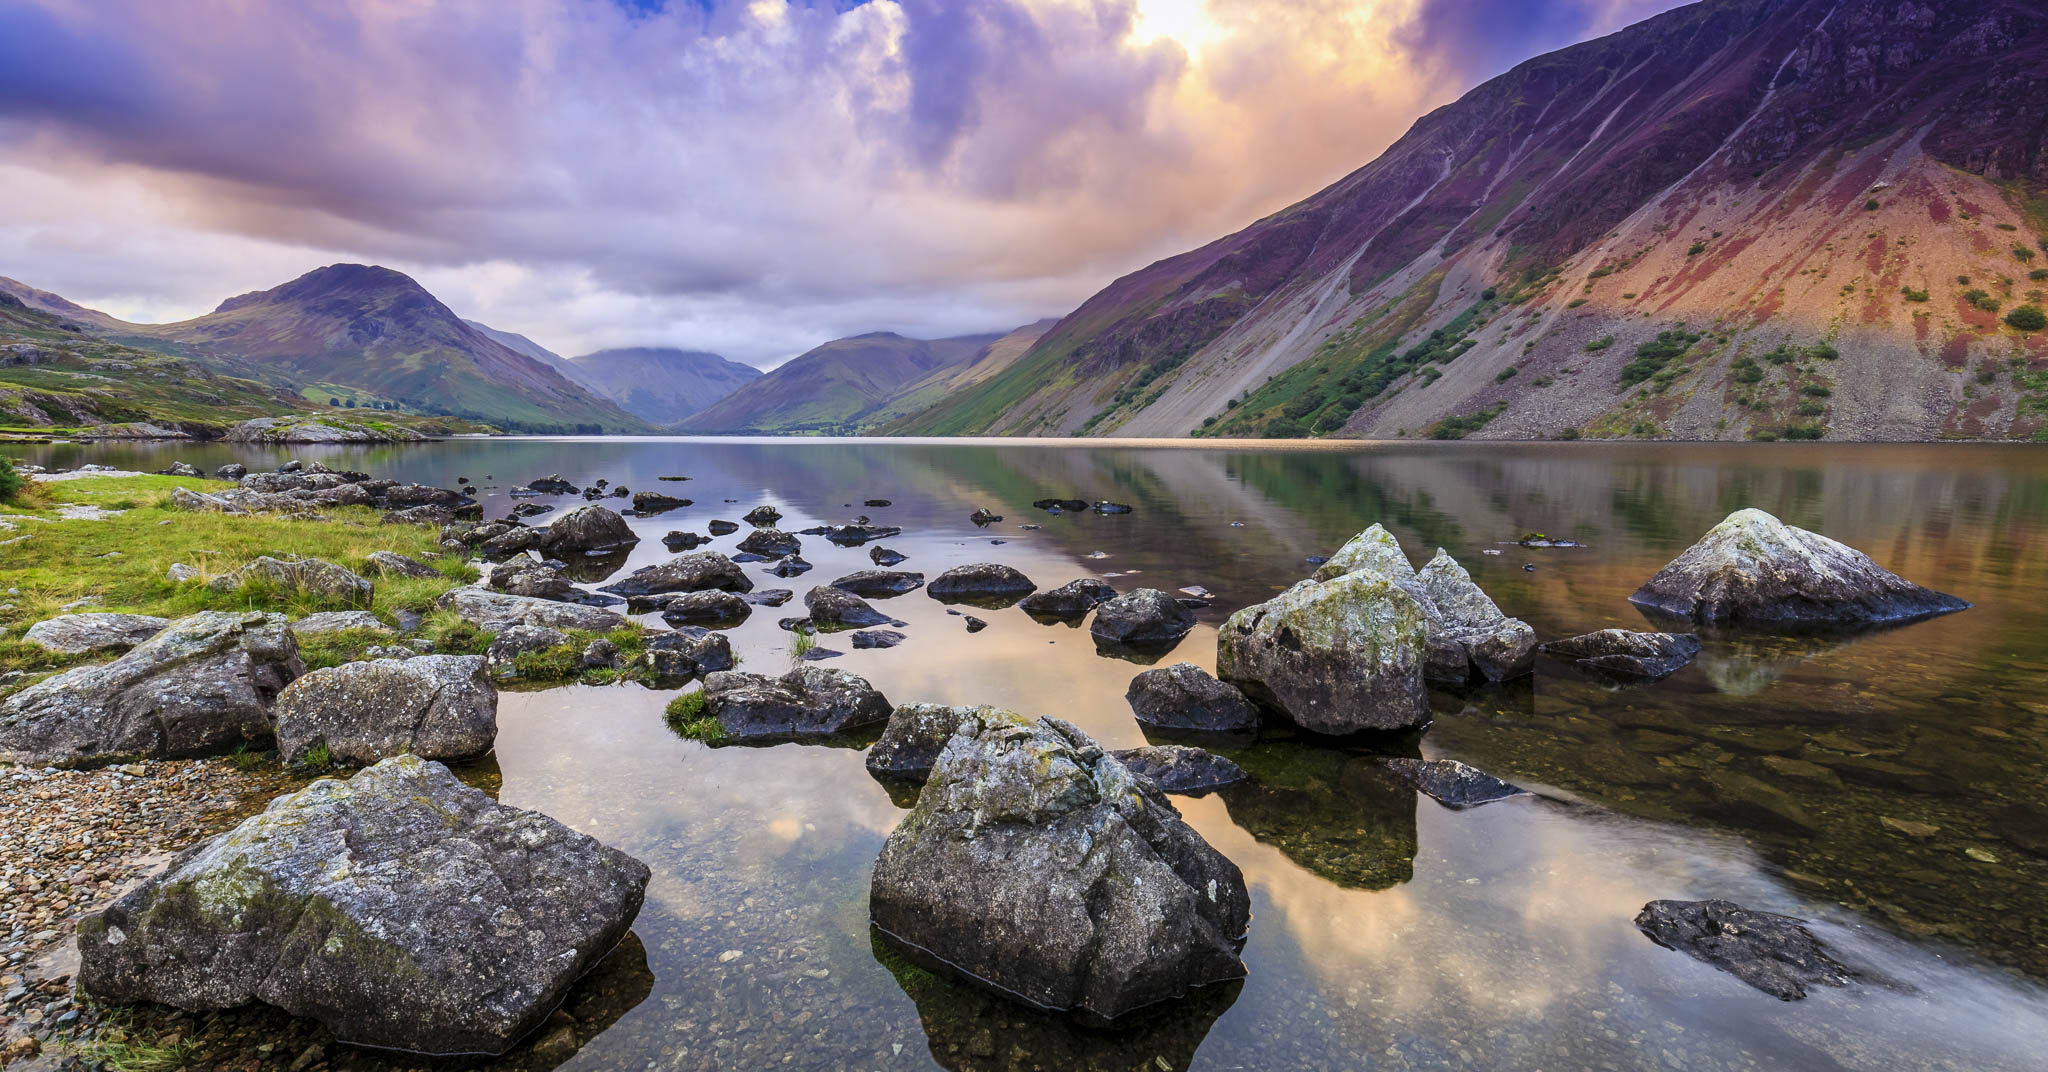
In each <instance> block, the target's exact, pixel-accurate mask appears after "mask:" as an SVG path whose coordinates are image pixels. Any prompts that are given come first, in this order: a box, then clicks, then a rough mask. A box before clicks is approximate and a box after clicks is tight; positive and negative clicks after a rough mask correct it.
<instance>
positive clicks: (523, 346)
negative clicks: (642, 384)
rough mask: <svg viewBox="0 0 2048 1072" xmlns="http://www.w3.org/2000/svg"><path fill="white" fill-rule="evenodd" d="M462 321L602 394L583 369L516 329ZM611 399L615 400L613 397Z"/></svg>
mask: <svg viewBox="0 0 2048 1072" xmlns="http://www.w3.org/2000/svg"><path fill="white" fill-rule="evenodd" d="M463 323H465V324H468V325H469V326H470V327H473V328H475V329H477V330H478V331H480V332H482V333H483V334H484V335H485V336H486V337H487V338H490V339H493V340H496V341H497V342H500V343H503V344H504V345H505V346H506V348H508V349H510V350H511V351H512V352H514V353H520V354H525V355H526V356H528V357H530V358H533V359H534V360H535V361H538V362H540V363H541V364H543V365H546V366H547V367H549V368H551V369H554V370H555V371H556V372H559V373H561V374H562V377H563V378H564V379H566V380H568V381H569V382H570V383H573V384H575V385H576V386H578V387H581V388H583V389H584V390H586V391H589V392H590V393H591V394H594V395H597V396H599V397H603V396H604V390H603V389H602V388H600V387H598V385H597V383H596V381H593V380H589V379H585V378H584V375H583V370H582V369H579V368H577V367H576V366H575V365H574V364H573V363H571V362H570V360H569V359H568V358H566V357H563V356H562V355H561V354H558V353H556V352H554V351H553V350H550V349H548V348H547V347H545V346H542V345H541V344H539V343H537V342H534V341H533V340H532V339H529V338H527V337H526V336H524V335H521V334H519V333H518V332H516V331H499V330H498V329H497V328H494V327H492V326H490V325H489V324H485V323H481V322H479V321H475V320H467V319H465V320H464V321H463ZM613 401H617V400H616V399H614V400H613Z"/></svg>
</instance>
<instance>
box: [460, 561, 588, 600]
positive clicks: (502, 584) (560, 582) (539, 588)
mask: <svg viewBox="0 0 2048 1072" xmlns="http://www.w3.org/2000/svg"><path fill="white" fill-rule="evenodd" d="M483 584H484V587H486V588H489V589H490V590H492V591H494V592H507V593H510V594H512V595H515V596H529V597H531V598H534V599H552V600H555V601H557V602H567V601H569V600H573V599H575V598H576V597H577V596H579V595H581V594H582V593H581V592H579V591H578V590H577V588H576V586H575V585H574V584H572V583H570V581H569V578H567V577H564V576H562V573H561V571H560V570H557V569H554V568H553V567H550V566H544V565H542V564H540V563H538V562H535V561H533V560H532V559H529V558H515V559H513V560H512V561H510V562H505V563H502V564H500V565H496V566H491V567H488V568H486V569H485V571H484V574H483Z"/></svg>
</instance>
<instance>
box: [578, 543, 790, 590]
mask: <svg viewBox="0 0 2048 1072" xmlns="http://www.w3.org/2000/svg"><path fill="white" fill-rule="evenodd" d="M712 588H718V589H723V590H725V591H727V592H751V591H753V590H754V582H753V580H752V579H750V578H749V577H748V576H747V573H746V571H745V570H743V569H741V568H740V567H739V564H738V563H735V562H734V561H733V560H732V559H729V558H727V557H725V556H724V555H722V554H720V553H719V552H717V551H692V552H691V553H689V554H687V555H677V556H676V557H674V558H671V559H669V560H668V561H667V562H662V563H658V564H656V565H652V566H643V567H641V568H640V569H637V570H634V571H633V572H632V573H629V574H627V575H626V576H625V577H623V578H621V579H620V580H618V581H615V582H613V583H611V584H608V585H605V586H604V587H602V588H600V589H598V591H600V592H615V593H617V594H619V595H622V596H638V595H654V594H656V593H660V592H702V591H705V590H707V589H712Z"/></svg>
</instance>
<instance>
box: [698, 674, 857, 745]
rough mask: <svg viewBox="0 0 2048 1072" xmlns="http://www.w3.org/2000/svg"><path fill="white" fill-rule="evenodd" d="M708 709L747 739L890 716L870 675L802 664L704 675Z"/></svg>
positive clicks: (829, 729)
mask: <svg viewBox="0 0 2048 1072" xmlns="http://www.w3.org/2000/svg"><path fill="white" fill-rule="evenodd" d="M704 711H705V713H706V714H708V715H711V716H712V717H714V718H716V719H718V722H719V725H721V726H723V727H724V728H725V732H726V735H727V736H729V737H733V738H738V739H742V740H794V739H799V738H804V737H832V736H836V735H839V734H843V733H847V732H849V731H852V730H857V729H860V728H861V727H863V726H872V725H874V724H876V723H878V722H885V721H887V720H888V718H889V713H890V706H889V700H888V698H887V697H885V696H883V695H882V694H881V693H879V692H877V691H875V688H874V686H872V685H869V684H868V683H867V680H866V679H865V678H861V677H858V676H856V675H854V674H849V673H847V672H846V671H844V670H826V669H821V668H819V667H815V666H805V667H799V668H797V669H795V670H791V671H790V672H789V673H786V674H784V675H782V676H781V677H779V678H771V677H763V676H761V675H760V674H743V673H739V672H737V671H726V672H723V673H716V674H712V675H710V676H708V677H706V678H705V679H704Z"/></svg>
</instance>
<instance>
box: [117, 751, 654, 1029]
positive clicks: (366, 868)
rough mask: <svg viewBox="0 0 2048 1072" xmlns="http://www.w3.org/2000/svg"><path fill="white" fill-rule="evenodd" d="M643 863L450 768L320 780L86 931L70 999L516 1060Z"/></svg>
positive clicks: (629, 918)
mask: <svg viewBox="0 0 2048 1072" xmlns="http://www.w3.org/2000/svg"><path fill="white" fill-rule="evenodd" d="M648 877H649V872H648V869H647V867H646V865H644V864H642V863H640V862H639V861H637V860H635V859H633V858H632V857H630V856H627V855H626V854H624V853H622V852H619V851H618V850H616V849H612V848H608V847H606V846H605V845H603V844H600V843H599V842H597V841H595V840H593V839H591V838H589V837H586V836H584V835H582V834H579V833H577V832H575V831H573V830H570V829H569V828H568V827H565V826H563V825H562V824H560V823H558V822H556V821H555V820H553V819H550V818H548V817H547V816H545V815H541V814H539V813H537V812H530V811H521V810H520V809H518V808H512V807H507V806H505V805H502V804H499V803H497V802H496V801H494V800H492V799H491V798H490V797H488V796H486V795H485V794H484V793H482V792H480V791H478V790H476V789H472V788H470V787H468V786H465V785H463V784H462V783H461V782H460V781H458V780H457V779H456V778H455V776H454V775H453V774H451V773H449V771H448V769H447V768H446V767H443V766H442V765H440V764H438V763H434V762H431V761H428V760H423V759H420V758H419V757H417V756H402V757H399V758H395V759H389V760H385V761H384V762H382V763H379V764H377V765H376V766H374V767H370V768H368V769H366V770H364V771H362V772H360V773H358V774H357V775H356V776H355V777H353V778H350V779H348V780H347V781H342V780H339V779H332V778H329V779H322V780H320V781H317V782H314V783H313V784H312V785H310V786H308V787H306V788H305V789H302V790H300V791H298V792H296V793H293V794H291V795H289V796H285V797H280V798H278V799H277V800H275V801H272V802H271V804H270V806H269V807H268V808H266V809H265V810H264V811H263V812H262V813H261V814H258V815H256V816H253V817H251V818H249V819H247V820H245V821H243V822H242V824H241V825H240V826H237V827H236V828H235V829H233V830H231V831H229V832H228V833H226V834H223V835H221V836H219V837H216V838H214V839H213V840H211V841H208V842H206V843H205V844H202V845H199V846H197V847H195V848H193V849H190V850H187V851H186V852H184V853H183V854H181V855H180V856H179V857H178V858H177V859H176V860H174V861H173V862H172V864H171V866H170V869H169V870H168V871H166V872H165V873H164V874H162V875H160V876H158V877H156V878H153V879H151V880H150V881H148V882H147V883H145V884H144V885H142V886H141V887H140V888H138V889H136V890H135V891H133V892H131V893H129V894H127V895H126V896H124V897H122V898H121V899H120V900H118V901H116V902H115V903H114V904H113V905H112V906H110V907H108V908H107V909H106V911H104V912H101V913H100V914H98V915H95V916H92V917H89V918H87V919H85V920H83V921H82V922H81V923H80V924H79V928H78V935H79V954H80V958H81V960H80V965H79V973H78V977H79V984H80V986H81V987H82V988H83V989H84V990H85V991H87V992H88V993H91V994H92V995H94V996H95V997H97V998H99V999H101V1000H105V1001H114V1002H134V1001H155V1002H161V1003H163V1004H166V1005H172V1006H175V1007H177V1008H180V1009H185V1010H187V1011H190V1012H204V1011H211V1010H217V1009H228V1008H233V1007H235V1006H238V1005H244V1004H247V1003H249V1002H251V1001H261V1002H263V1003H265V1004H268V1005H273V1006H276V1007H277V1008H280V1009H283V1010H284V1011H286V1012H288V1013H292V1014H294V1015H299V1016H308V1017H311V1018H313V1019H316V1020H318V1021H319V1022H321V1023H322V1024H324V1025H326V1026H327V1027H328V1028H329V1029H330V1030H332V1031H333V1032H334V1035H335V1037H336V1038H338V1039H339V1040H341V1041H343V1042H348V1043H354V1044H358V1045H365V1046H377V1047H385V1048H391V1049H402V1050H408V1051H412V1052H415V1053H422V1054H457V1053H484V1054H497V1053H503V1052H504V1051H506V1050H508V1049H510V1048H511V1047H512V1046H513V1045H514V1044H515V1043H517V1042H518V1041H519V1040H520V1039H521V1038H523V1037H525V1036H526V1035H527V1034H528V1033H530V1032H531V1031H532V1030H533V1029H534V1028H536V1027H538V1026H539V1025H540V1023H541V1021H542V1020H544V1019H546V1018H547V1016H548V1014H549V1013H551V1012H552V1011H553V1010H554V1009H555V1007H556V1006H557V1005H558V1004H560V1002H561V1000H562V996H563V995H564V994H565V993H566V992H567V991H568V989H569V987H570V985H571V984H573V983H574V982H575V981H576V980H577V979H578V978H579V977H581V976H582V975H583V974H584V973H585V972H587V971H589V970H590V969H591V967H592V966H594V965H595V964H596V963H597V962H598V961H599V960H601V959H603V957H604V956H605V955H606V954H607V953H610V952H611V950H612V948H613V947H614V946H615V945H617V944H618V943H619V941H620V939H621V938H623V937H624V936H625V934H626V931H627V928H628V927H630V926H631V925H632V922H633V918H634V917H635V916H636V915H638V914H639V911H640V903H641V898H642V896H643V895H644V893H645V891H646V887H647V880H648Z"/></svg>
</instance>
